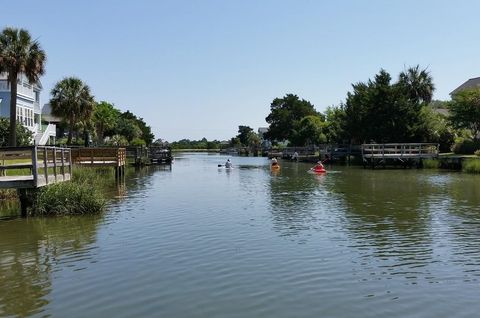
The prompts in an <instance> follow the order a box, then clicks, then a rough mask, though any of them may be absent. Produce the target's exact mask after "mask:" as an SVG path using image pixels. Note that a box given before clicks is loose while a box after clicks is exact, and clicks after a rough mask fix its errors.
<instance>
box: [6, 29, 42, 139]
mask: <svg viewBox="0 0 480 318" xmlns="http://www.w3.org/2000/svg"><path fill="white" fill-rule="evenodd" d="M45 62H46V54H45V51H44V50H43V49H42V48H41V46H40V44H39V43H38V41H35V40H32V38H31V36H30V33H29V32H28V31H27V30H24V29H15V28H5V29H4V30H3V31H2V33H1V34H0V73H2V72H6V73H7V80H8V83H9V85H10V133H9V141H8V144H9V145H10V146H13V147H15V146H16V145H17V135H16V133H17V129H16V126H17V124H16V123H17V81H18V76H19V75H20V74H24V75H25V76H26V78H27V79H28V81H29V82H30V83H31V84H33V83H36V82H38V80H39V78H40V76H42V75H43V74H44V73H45Z"/></svg>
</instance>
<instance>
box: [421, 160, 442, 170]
mask: <svg viewBox="0 0 480 318" xmlns="http://www.w3.org/2000/svg"><path fill="white" fill-rule="evenodd" d="M423 168H424V169H438V168H440V161H439V160H436V159H424V160H423Z"/></svg>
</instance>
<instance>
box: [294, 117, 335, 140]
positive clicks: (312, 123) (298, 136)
mask: <svg viewBox="0 0 480 318" xmlns="http://www.w3.org/2000/svg"><path fill="white" fill-rule="evenodd" d="M322 119H323V118H321V117H319V116H316V115H310V116H305V117H303V118H302V120H301V121H300V123H299V125H298V128H297V129H295V130H294V133H293V134H292V136H291V137H290V142H291V143H292V144H293V145H295V146H306V145H315V144H321V143H324V142H325V141H326V140H327V138H326V136H325V134H324V133H323V130H324V127H325V122H324V121H323V120H322Z"/></svg>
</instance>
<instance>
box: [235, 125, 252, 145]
mask: <svg viewBox="0 0 480 318" xmlns="http://www.w3.org/2000/svg"><path fill="white" fill-rule="evenodd" d="M251 132H253V129H252V128H250V127H248V126H238V135H237V138H238V139H239V140H240V143H241V144H242V145H243V146H248V141H249V140H248V137H249V136H250V133H251Z"/></svg>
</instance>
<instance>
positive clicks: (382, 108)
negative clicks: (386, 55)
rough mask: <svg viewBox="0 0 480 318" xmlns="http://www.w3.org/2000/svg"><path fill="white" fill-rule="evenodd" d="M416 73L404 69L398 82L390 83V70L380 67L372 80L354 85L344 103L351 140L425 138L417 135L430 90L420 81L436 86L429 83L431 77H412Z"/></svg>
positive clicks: (413, 139)
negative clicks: (421, 86)
mask: <svg viewBox="0 0 480 318" xmlns="http://www.w3.org/2000/svg"><path fill="white" fill-rule="evenodd" d="M423 72H424V71H423ZM410 73H412V74H410ZM415 74H416V73H415V72H414V71H412V72H407V73H402V74H401V75H400V77H399V82H398V83H391V76H390V74H388V73H387V72H386V71H385V70H380V72H379V73H378V74H377V75H375V78H374V80H373V81H372V80H369V81H368V82H367V83H357V84H354V85H352V86H353V92H349V93H348V94H347V100H346V102H345V105H344V110H345V127H344V131H345V132H346V134H347V135H348V137H349V139H350V140H351V142H353V143H363V142H366V141H370V140H375V141H377V142H408V141H418V140H419V139H422V138H423V136H420V135H418V132H419V131H420V130H419V129H417V127H418V126H419V125H420V124H421V120H422V117H421V110H422V107H423V106H424V105H425V104H426V103H427V102H429V101H430V100H431V92H430V93H429V90H428V89H420V88H419V86H418V85H420V84H422V85H426V86H428V87H430V89H433V84H432V85H427V84H428V81H429V79H430V80H431V78H430V77H428V78H427V79H423V80H421V81H417V80H414V79H412V78H411V77H413V75H415ZM423 75H424V74H423V73H422V78H423ZM418 83H420V84H418ZM415 85H417V86H418V87H417V86H415ZM429 94H430V95H429Z"/></svg>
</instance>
